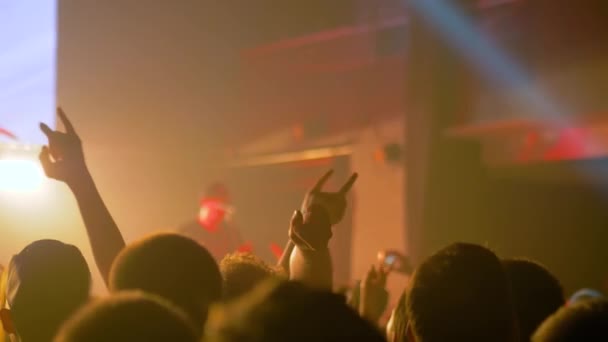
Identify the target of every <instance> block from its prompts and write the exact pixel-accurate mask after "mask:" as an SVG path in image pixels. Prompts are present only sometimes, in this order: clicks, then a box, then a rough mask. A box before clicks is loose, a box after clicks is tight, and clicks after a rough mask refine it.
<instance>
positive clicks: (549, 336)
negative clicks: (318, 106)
mask: <svg viewBox="0 0 608 342" xmlns="http://www.w3.org/2000/svg"><path fill="white" fill-rule="evenodd" d="M58 116H59V118H60V119H61V121H62V122H63V125H64V127H65V132H61V131H57V130H52V129H51V128H49V127H48V126H47V125H45V124H41V130H42V132H44V134H45V135H46V136H47V138H48V145H47V146H44V147H43V148H42V150H41V152H40V161H41V164H42V166H43V168H44V171H45V173H46V175H47V176H48V177H49V178H52V179H55V180H57V181H60V182H63V183H65V184H66V185H67V186H68V187H69V188H70V190H71V191H72V193H73V195H74V197H75V199H76V201H77V203H78V206H79V209H80V213H81V215H82V218H83V222H84V224H85V227H86V232H87V235H88V238H89V242H90V245H91V248H92V251H93V255H94V259H95V264H96V266H97V268H98V269H99V270H100V272H101V275H102V278H103V280H104V282H105V284H106V285H107V288H108V290H109V295H107V296H105V297H103V298H92V297H91V294H90V291H91V273H90V270H89V266H88V265H87V263H86V261H85V259H84V257H83V255H82V253H81V252H80V250H79V249H78V248H77V247H75V246H73V245H68V244H65V243H63V242H60V241H56V240H39V241H34V242H32V243H31V244H29V245H28V246H26V247H25V248H24V249H23V250H22V251H21V252H19V253H18V254H16V255H14V256H13V258H12V259H11V260H10V263H9V264H8V265H6V268H4V269H2V268H0V272H1V273H2V282H1V286H0V290H1V291H2V292H1V293H0V300H1V302H0V308H1V311H0V319H1V322H2V333H3V334H4V336H2V335H0V338H5V339H6V340H7V341H23V342H49V341H57V342H97V341H99V342H101V341H104V342H105V341H108V342H109V341H174V342H190V341H219V342H238V341H244V342H258V341H260V342H261V341H268V342H274V341H277V342H278V341H327V342H329V341H332V342H333V341H336V342H338V341H370V342H372V341H391V342H405V341H408V342H440V341H441V342H443V341H469V342H477V341H479V342H481V341H504V342H516V341H536V342H556V341H608V301H606V300H605V299H604V298H603V295H602V294H601V293H598V292H596V291H592V290H585V291H586V292H581V293H579V294H577V295H576V296H574V297H572V298H571V299H570V300H569V301H567V300H566V296H565V293H564V290H563V288H562V286H561V285H560V282H559V280H558V279H557V278H556V277H555V276H554V275H553V274H552V273H551V272H550V270H548V269H547V268H545V267H544V266H542V265H540V264H539V263H536V262H534V261H531V260H523V259H508V260H501V259H500V258H499V257H498V256H497V255H496V254H495V253H494V252H493V251H492V250H490V249H488V248H486V247H484V246H480V245H476V244H469V243H465V242H456V243H453V244H451V245H449V246H446V247H444V248H442V249H440V250H439V251H437V252H436V253H435V254H433V255H431V256H430V257H428V258H426V259H425V260H423V261H422V262H421V263H420V264H418V265H415V266H416V267H415V268H414V272H413V274H412V276H411V279H410V280H409V282H408V284H403V292H402V294H401V296H400V298H399V301H398V304H397V306H396V307H394V308H387V303H388V302H389V301H388V292H387V290H386V278H387V275H388V274H389V273H390V272H392V271H394V270H392V269H391V268H390V266H387V265H386V264H379V265H375V266H373V267H371V268H370V270H369V272H368V273H367V274H366V275H365V277H364V278H363V279H361V281H360V282H359V283H358V284H357V286H356V288H355V289H353V291H346V292H344V293H342V292H339V291H334V284H333V282H332V276H333V265H332V259H331V254H330V251H329V247H328V246H329V242H330V240H331V238H332V226H334V225H336V224H338V223H339V222H340V221H341V220H342V219H343V217H344V213H345V210H346V208H347V205H348V203H347V200H346V198H347V196H346V195H347V193H348V191H349V190H350V189H351V188H352V187H353V185H354V184H355V182H356V180H357V174H356V173H355V174H353V175H352V176H351V177H350V178H349V179H348V180H347V181H346V182H345V184H344V186H343V187H342V188H341V189H339V190H338V191H336V192H328V191H326V190H324V185H325V183H326V182H327V180H328V179H329V177H331V176H332V171H328V172H327V173H326V174H325V175H323V176H322V177H321V178H320V179H319V181H318V182H317V184H316V185H315V186H314V187H313V188H312V189H310V191H309V192H308V193H306V194H303V198H304V199H303V205H302V207H301V208H294V209H295V211H294V213H293V215H292V218H291V221H290V222H286V227H287V229H286V232H285V236H286V238H288V241H287V245H286V247H285V249H284V252H283V255H282V256H281V258H280V259H279V261H278V263H277V264H276V265H269V264H266V263H265V262H264V261H263V260H261V259H260V258H258V257H256V256H255V255H253V254H251V253H243V252H234V253H229V254H227V255H226V256H225V257H224V258H223V260H222V261H221V262H220V263H219V264H218V263H217V262H216V260H215V258H214V257H213V255H212V254H211V253H210V252H209V250H208V249H207V248H206V247H205V246H203V245H201V244H199V243H198V242H196V241H194V240H192V239H190V238H188V237H186V236H183V235H179V234H156V235H152V236H147V237H144V238H142V239H140V240H138V241H136V242H133V243H130V244H126V243H125V240H124V238H123V236H122V234H121V231H120V229H119V228H118V226H117V225H116V223H115V221H114V220H113V218H112V216H111V214H110V212H109V210H108V209H107V207H106V205H105V204H104V202H103V200H102V198H101V196H100V194H99V192H98V190H97V187H96V185H95V182H94V179H93V177H92V176H91V173H90V172H89V170H88V166H87V163H86V160H85V153H84V151H83V144H82V141H81V139H80V137H79V136H78V134H77V132H76V130H75V128H74V126H73V125H72V123H71V122H70V121H69V120H68V118H67V116H66V115H65V113H64V112H63V111H62V110H61V109H58ZM287 214H289V213H287ZM388 310H392V311H391V315H390V319H389V320H388V322H386V323H385V322H383V320H382V316H383V314H384V313H385V312H386V311H388ZM1 342H3V341H1Z"/></svg>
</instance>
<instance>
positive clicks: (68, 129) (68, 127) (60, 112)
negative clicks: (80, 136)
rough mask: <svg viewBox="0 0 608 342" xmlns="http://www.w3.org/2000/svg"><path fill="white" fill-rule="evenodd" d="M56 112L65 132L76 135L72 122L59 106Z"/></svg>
mask: <svg viewBox="0 0 608 342" xmlns="http://www.w3.org/2000/svg"><path fill="white" fill-rule="evenodd" d="M57 114H58V115H59V119H61V122H62V123H63V126H64V127H65V131H66V133H69V134H74V135H76V130H75V129H74V126H73V125H72V122H70V119H68V116H67V115H65V112H64V111H63V109H62V108H61V107H59V108H57Z"/></svg>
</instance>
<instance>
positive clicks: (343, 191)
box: [340, 172, 359, 195]
mask: <svg viewBox="0 0 608 342" xmlns="http://www.w3.org/2000/svg"><path fill="white" fill-rule="evenodd" d="M358 177H359V174H358V173H356V172H355V173H353V175H352V176H350V178H349V179H348V180H347V181H346V183H344V185H342V188H341V189H340V193H341V194H342V195H344V194H346V193H347V192H348V191H349V190H350V188H352V187H353V184H355V182H356V181H357V178H358Z"/></svg>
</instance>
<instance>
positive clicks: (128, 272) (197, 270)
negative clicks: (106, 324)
mask: <svg viewBox="0 0 608 342" xmlns="http://www.w3.org/2000/svg"><path fill="white" fill-rule="evenodd" d="M110 290H111V291H121V290H142V291H145V292H148V293H152V294H155V295H158V296H160V297H162V298H165V299H167V300H169V301H170V302H172V303H173V304H175V305H177V306H178V307H179V308H181V309H182V310H184V311H185V312H186V313H187V314H188V316H189V318H190V319H191V320H192V323H193V324H194V325H195V326H196V327H199V330H202V326H203V324H204V322H205V320H206V318H207V310H208V308H209V306H210V304H211V303H213V302H215V301H218V300H220V299H221V295H222V277H221V275H220V270H219V267H218V265H217V263H216V262H215V260H214V259H213V257H212V256H211V254H210V253H209V252H208V251H207V250H206V249H205V248H204V247H203V246H201V245H199V244H198V243H196V242H195V241H193V240H191V239H189V238H187V237H184V236H181V235H177V234H158V235H152V236H150V237H148V238H145V239H142V240H140V241H139V242H135V243H133V244H131V245H129V246H127V248H125V249H124V250H123V251H122V252H121V253H120V254H119V255H118V257H117V258H116V261H115V262H114V265H113V266H112V271H111V274H110Z"/></svg>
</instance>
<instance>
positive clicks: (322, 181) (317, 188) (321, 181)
mask: <svg viewBox="0 0 608 342" xmlns="http://www.w3.org/2000/svg"><path fill="white" fill-rule="evenodd" d="M333 173H334V170H329V171H327V172H326V173H325V174H324V175H323V177H321V178H320V179H319V180H318V181H317V184H315V186H314V187H313V188H312V191H313V192H314V191H321V189H323V185H325V183H326V182H327V180H328V179H329V177H331V175H333Z"/></svg>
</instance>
